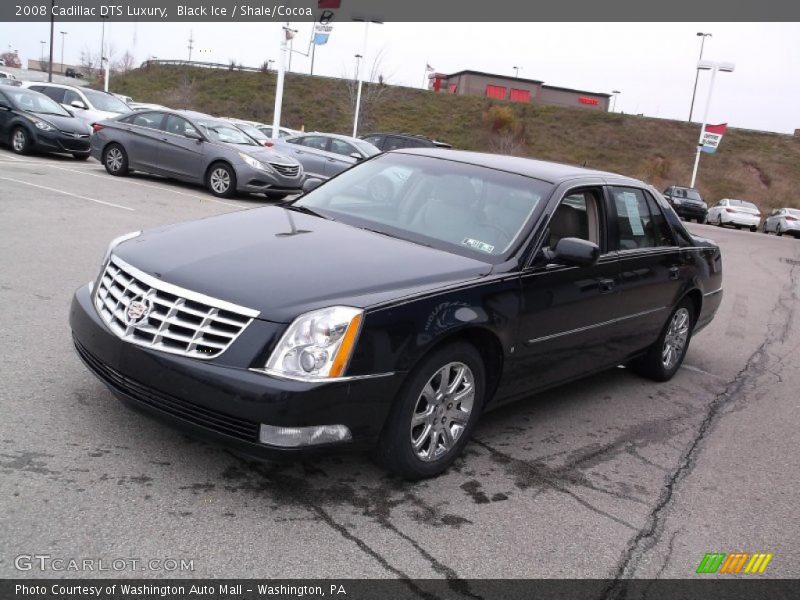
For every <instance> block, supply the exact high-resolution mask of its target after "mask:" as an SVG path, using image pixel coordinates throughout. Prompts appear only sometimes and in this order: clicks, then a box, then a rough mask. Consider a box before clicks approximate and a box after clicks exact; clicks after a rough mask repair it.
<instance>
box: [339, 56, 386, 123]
mask: <svg viewBox="0 0 800 600" xmlns="http://www.w3.org/2000/svg"><path fill="white" fill-rule="evenodd" d="M383 58H384V51H383V49H381V50H380V51H379V52H378V53H377V54H376V55H375V59H374V60H373V61H372V66H371V67H370V70H369V76H368V77H366V78H365V82H364V85H362V87H361V106H360V107H359V117H358V121H359V128H369V127H370V126H371V125H372V120H373V118H374V113H375V108H376V107H377V106H378V105H380V103H381V101H382V100H383V98H384V97H385V96H386V94H387V93H388V92H389V90H390V86H389V76H387V75H385V74H384V73H383V71H384V67H383ZM343 79H344V80H345V82H346V85H347V92H348V94H347V97H348V99H349V103H350V110H351V111H355V108H356V98H357V96H358V74H357V73H355V69H354V73H353V76H352V77H351V76H349V75H348V74H347V71H346V70H345V73H344V74H343Z"/></svg>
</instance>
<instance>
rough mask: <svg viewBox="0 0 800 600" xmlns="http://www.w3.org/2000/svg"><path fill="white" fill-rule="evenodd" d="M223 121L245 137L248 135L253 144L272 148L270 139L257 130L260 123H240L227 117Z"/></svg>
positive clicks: (240, 121) (238, 120)
mask: <svg viewBox="0 0 800 600" xmlns="http://www.w3.org/2000/svg"><path fill="white" fill-rule="evenodd" d="M223 120H224V121H227V122H229V123H231V124H233V125H234V126H235V127H238V128H239V129H241V130H242V131H243V132H244V133H245V134H246V135H249V136H250V137H251V138H253V140H255V142H256V143H258V144H259V145H261V146H266V147H268V148H271V147H272V145H273V144H272V139H271V138H270V137H269V136H268V135H266V134H265V133H264V132H262V131H261V130H260V129H259V128H258V125H260V123H253V122H251V121H242V120H240V119H232V118H229V117H224V118H223Z"/></svg>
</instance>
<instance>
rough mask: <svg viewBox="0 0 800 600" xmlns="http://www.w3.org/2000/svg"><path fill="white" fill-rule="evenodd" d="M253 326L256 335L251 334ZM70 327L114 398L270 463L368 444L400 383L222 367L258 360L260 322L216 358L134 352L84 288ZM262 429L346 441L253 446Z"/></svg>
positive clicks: (77, 345) (80, 349)
mask: <svg viewBox="0 0 800 600" xmlns="http://www.w3.org/2000/svg"><path fill="white" fill-rule="evenodd" d="M256 324H261V325H262V326H263V327H262V329H261V330H259V328H258V327H255V328H253V326H254V325H256ZM70 327H71V328H72V334H73V339H74V342H75V348H76V351H77V353H78V356H79V357H80V358H81V359H82V360H83V362H84V363H85V364H86V366H87V367H88V368H89V369H90V370H91V371H92V372H93V373H94V374H95V375H96V376H97V377H98V378H99V379H100V380H101V381H102V382H103V383H104V384H106V386H108V388H109V389H110V390H111V391H112V392H113V393H114V394H115V395H116V396H117V397H118V398H120V399H121V400H123V401H125V402H126V403H128V404H130V405H133V406H134V407H136V408H138V409H140V410H142V411H144V412H147V413H149V414H151V415H154V416H156V417H158V418H160V419H162V420H165V421H168V422H171V423H172V424H175V425H178V426H180V427H181V428H183V429H186V430H188V431H190V432H192V433H195V434H197V435H200V436H202V437H205V438H209V439H213V440H215V441H219V442H222V443H224V444H225V445H228V446H231V447H234V448H236V449H237V450H239V451H240V452H243V453H245V454H249V455H251V456H257V457H267V458H268V457H274V456H276V455H287V454H297V453H301V452H309V451H318V450H325V449H330V448H331V446H335V447H342V446H347V447H353V448H366V447H369V446H372V445H373V444H374V443H375V442H376V441H377V439H378V436H379V435H380V432H381V429H382V428H383V424H384V422H385V420H386V417H387V415H388V413H389V409H390V407H391V404H392V401H393V399H394V397H395V396H396V394H397V392H398V390H399V387H400V384H401V383H402V378H401V376H400V375H396V374H394V375H387V376H385V377H376V378H366V379H356V380H344V381H338V382H331V383H326V382H322V383H320V382H312V383H309V382H299V381H289V380H282V379H277V378H274V377H269V376H267V375H264V374H262V373H258V372H254V371H251V370H249V369H248V367H250V366H251V364H250V363H249V362H247V361H246V360H245V362H247V364H246V366H243V367H239V366H231V365H230V364H223V363H224V361H223V360H221V359H223V357H226V358H228V359H230V358H231V356H233V357H236V358H237V360H239V359H240V358H241V357H244V356H248V355H249V356H250V357H251V359H250V360H251V361H252V360H259V356H263V352H262V350H263V343H262V344H261V345H260V346H259V347H256V344H254V337H257V336H258V334H259V333H264V334H267V333H268V332H267V330H268V329H269V328H274V329H277V328H278V327H279V326H278V325H276V324H271V323H267V322H265V321H258V320H256V321H253V323H251V325H250V326H249V327H248V329H246V330H245V332H243V334H242V336H240V338H239V339H237V340H236V342H234V344H233V346H231V348H230V349H229V350H228V351H226V352H225V353H223V354H222V355H220V357H218V358H217V359H214V360H201V359H195V358H188V357H184V356H179V355H173V354H167V353H164V352H159V351H156V350H150V349H147V348H143V347H140V346H136V345H133V344H130V343H127V342H124V341H123V340H121V339H120V338H119V337H117V336H116V335H115V334H114V333H112V332H111V331H110V330H109V329H108V328H107V327H106V325H105V323H103V321H102V320H101V319H100V317H99V316H98V314H97V311H96V310H95V308H94V306H93V304H92V298H91V293H90V290H89V286H88V285H86V286H83V287H82V288H80V289H78V291H77V292H76V293H75V296H74V298H73V301H72V307H71V309H70ZM242 345H244V346H247V347H252V351H251V352H249V353H248V352H242V348H241V346H242ZM236 346H240V348H238V349H237V348H236ZM229 353H230V355H231V356H229ZM262 423H264V424H268V425H276V426H282V427H311V426H317V425H344V426H346V427H347V428H348V429H349V430H350V432H351V433H352V440H350V441H347V442H339V443H336V444H326V445H318V446H306V447H299V448H283V447H277V446H268V445H266V444H263V443H260V442H259V441H258V436H259V429H260V424H262Z"/></svg>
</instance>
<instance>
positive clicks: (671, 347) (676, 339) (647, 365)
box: [630, 298, 695, 381]
mask: <svg viewBox="0 0 800 600" xmlns="http://www.w3.org/2000/svg"><path fill="white" fill-rule="evenodd" d="M694 320H695V314H694V305H693V303H692V302H691V300H689V299H688V298H686V299H684V300H683V301H681V303H680V304H679V305H678V306H677V307H676V308H675V310H673V311H672V313H671V314H670V316H669V319H667V322H666V324H665V325H664V328H663V329H662V330H661V334H660V335H659V336H658V339H657V340H656V342H655V343H654V344H653V345H652V346H650V349H649V350H648V351H647V354H645V355H644V356H641V357H639V358H637V359H636V360H634V361H633V362H631V364H630V367H631V369H632V370H633V371H634V372H636V373H638V374H639V375H641V376H642V377H647V378H648V379H652V380H654V381H669V380H670V379H672V377H673V375H675V373H676V372H677V371H678V369H679V368H680V366H681V364H682V363H683V359H684V357H685V356H686V350H687V349H688V348H689V342H690V341H691V339H692V327H693V326H694Z"/></svg>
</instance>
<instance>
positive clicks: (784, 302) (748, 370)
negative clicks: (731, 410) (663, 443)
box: [602, 266, 797, 600]
mask: <svg viewBox="0 0 800 600" xmlns="http://www.w3.org/2000/svg"><path fill="white" fill-rule="evenodd" d="M795 269H796V266H793V267H792V269H791V272H790V277H789V282H788V283H787V284H786V285H785V286H784V288H783V289H782V290H781V292H782V293H781V294H780V295H779V297H778V300H777V301H776V303H775V306H774V308H773V310H772V317H771V319H770V322H769V324H768V326H767V335H766V337H765V338H764V340H763V341H762V342H761V344H760V345H759V346H758V347H757V348H756V350H755V351H754V352H753V353H752V354H751V355H750V357H749V358H748V359H747V362H746V363H745V365H744V366H743V367H742V368H741V370H740V371H739V372H738V373H737V374H736V376H735V377H734V378H733V380H731V381H730V382H729V383H728V384H727V385H726V386H725V388H724V389H723V390H722V391H721V392H720V393H718V394H717V395H716V396H715V397H714V398H713V399H712V400H711V402H710V403H709V404H708V406H707V408H706V414H705V417H704V418H703V420H702V421H701V423H700V426H699V427H698V429H697V432H696V433H695V435H694V437H693V438H692V440H691V441H690V442H689V444H688V446H686V448H685V449H684V451H683V454H682V455H681V457H680V459H679V460H678V465H677V467H676V468H675V469H674V470H673V471H672V472H671V473H670V474H669V476H668V477H667V478H666V480H665V483H664V487H663V490H662V492H661V495H660V497H659V499H658V502H657V503H656V504H655V506H654V507H653V509H652V510H651V511H650V514H649V515H648V517H647V520H646V521H645V524H644V526H643V527H642V528H641V529H640V530H639V531H638V533H637V534H636V535H635V536H634V537H633V538H632V539H631V540H630V541H629V543H628V546H627V547H626V549H625V550H624V551H623V553H622V556H621V558H620V561H619V563H618V564H617V568H616V571H615V573H614V574H613V579H614V581H613V582H612V583H611V584H610V585H609V586H608V587H607V588H606V590H604V593H603V596H602V597H603V598H604V599H605V600H612V599H616V598H625V597H626V596H627V592H628V585H629V581H628V580H629V579H630V578H631V577H632V576H633V574H634V573H635V571H636V569H637V567H638V565H639V563H640V562H641V560H642V558H643V557H644V555H645V554H646V553H647V552H648V551H650V550H651V549H652V548H653V547H654V546H655V545H656V544H657V543H658V541H659V538H660V536H661V533H662V531H663V527H664V522H663V519H664V517H665V514H666V512H667V511H668V509H669V508H670V505H671V504H672V501H673V499H674V497H675V490H676V488H677V487H678V485H680V483H681V482H683V481H684V480H685V479H686V477H688V476H689V474H691V472H692V471H693V470H694V467H695V465H696V464H697V459H698V457H699V455H700V452H701V450H702V443H703V441H704V440H705V438H706V437H707V436H708V435H709V433H710V432H711V430H712V429H713V428H714V426H715V425H716V424H717V422H718V421H719V420H720V419H721V418H722V416H723V414H724V412H723V410H724V409H725V408H726V407H727V406H728V405H730V404H732V403H733V402H734V401H735V400H736V399H738V398H739V396H740V394H741V393H742V392H743V391H745V390H747V389H748V388H751V387H754V386H755V382H756V380H757V379H758V378H759V377H760V376H761V375H763V374H765V373H770V374H772V373H771V372H770V366H771V365H770V360H771V359H770V352H769V351H770V348H771V346H772V345H774V344H776V343H783V342H785V340H786V323H790V322H791V321H792V319H793V316H794V309H795V305H796V302H793V301H791V302H790V301H789V300H794V299H796V297H797V296H796V294H795V293H794V287H795V286H796V278H795ZM787 296H788V298H787Z"/></svg>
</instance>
